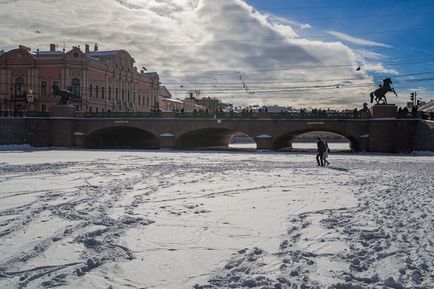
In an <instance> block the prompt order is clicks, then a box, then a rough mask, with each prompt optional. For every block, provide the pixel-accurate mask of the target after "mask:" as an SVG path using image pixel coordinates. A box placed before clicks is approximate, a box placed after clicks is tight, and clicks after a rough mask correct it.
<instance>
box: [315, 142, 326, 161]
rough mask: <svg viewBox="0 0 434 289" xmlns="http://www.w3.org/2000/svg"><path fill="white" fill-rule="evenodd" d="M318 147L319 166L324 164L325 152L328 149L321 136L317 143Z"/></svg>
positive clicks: (317, 159)
mask: <svg viewBox="0 0 434 289" xmlns="http://www.w3.org/2000/svg"><path fill="white" fill-rule="evenodd" d="M316 145H317V147H318V154H317V155H316V162H317V163H318V165H319V166H322V167H323V166H324V153H325V151H326V149H327V147H326V144H325V142H324V141H323V140H322V139H321V138H320V137H319V138H318V142H317V143H316Z"/></svg>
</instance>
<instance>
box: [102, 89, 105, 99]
mask: <svg viewBox="0 0 434 289" xmlns="http://www.w3.org/2000/svg"><path fill="white" fill-rule="evenodd" d="M101 98H102V99H104V98H105V95H104V86H103V87H101Z"/></svg>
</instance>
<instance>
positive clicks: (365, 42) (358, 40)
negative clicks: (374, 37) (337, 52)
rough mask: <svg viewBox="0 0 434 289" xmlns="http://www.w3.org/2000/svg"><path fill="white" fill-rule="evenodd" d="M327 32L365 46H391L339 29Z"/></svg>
mask: <svg viewBox="0 0 434 289" xmlns="http://www.w3.org/2000/svg"><path fill="white" fill-rule="evenodd" d="M327 33H329V34H330V35H333V36H336V37H337V38H339V39H342V40H344V41H347V42H350V43H354V44H358V45H365V46H380V47H386V48H390V47H391V46H390V45H387V44H384V43H380V42H375V41H370V40H365V39H362V38H358V37H354V36H351V35H348V34H345V33H342V32H337V31H327Z"/></svg>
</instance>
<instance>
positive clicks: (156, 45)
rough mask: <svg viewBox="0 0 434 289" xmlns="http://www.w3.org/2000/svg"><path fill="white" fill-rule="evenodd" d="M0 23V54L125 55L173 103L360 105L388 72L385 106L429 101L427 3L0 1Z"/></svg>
mask: <svg viewBox="0 0 434 289" xmlns="http://www.w3.org/2000/svg"><path fill="white" fill-rule="evenodd" d="M47 11H49V12H47ZM47 13H49V15H50V17H47ZM0 19H2V22H1V24H2V25H0V50H1V49H4V50H6V51H7V50H9V49H13V48H15V47H17V46H18V44H23V45H26V46H29V47H31V48H32V49H33V50H36V49H37V48H39V49H40V50H46V49H47V48H48V46H49V44H50V43H54V44H57V45H58V48H59V49H62V48H63V47H65V48H66V49H67V50H69V49H71V47H72V46H78V45H79V46H81V47H84V44H86V43H87V44H91V46H93V45H92V44H93V43H95V42H97V43H98V45H99V48H100V50H112V49H125V50H127V51H128V52H129V53H130V54H131V55H132V56H133V57H134V59H135V60H136V66H137V67H139V68H141V67H142V66H145V67H146V68H147V69H148V70H149V71H156V72H157V73H158V74H159V75H160V80H161V82H162V84H163V85H165V86H167V87H168V88H169V90H170V91H171V92H172V95H173V97H174V98H184V97H186V96H187V95H188V93H189V91H191V90H194V91H200V97H202V96H212V97H218V98H221V99H222V100H223V101H225V102H230V103H233V104H234V105H236V106H238V105H241V106H246V105H254V104H257V105H274V104H277V105H282V106H293V107H312V108H313V107H321V108H354V107H359V108H361V107H362V104H363V103H364V102H366V101H368V99H369V93H370V92H371V91H373V90H374V89H376V88H377V87H378V84H379V83H380V82H381V80H382V79H384V78H387V77H390V78H392V80H393V86H394V87H395V89H396V91H397V92H398V94H399V97H398V98H395V97H394V96H391V97H389V101H390V102H393V103H397V104H398V105H405V103H406V101H407V100H408V99H409V95H410V92H412V91H417V92H418V95H419V96H420V97H422V98H423V99H425V100H430V99H434V93H433V91H434V81H433V80H430V79H431V78H434V43H433V42H434V37H433V35H434V0H430V1H427V0H415V1H398V0H385V1H381V2H380V1H374V0H365V1H343V0H335V1H333V0H329V1H325V0H315V1H313V0H306V1H291V0H267V1H263V0H218V1H217V0H94V1H88V0H75V1H63V0H50V1H47V0H0ZM11 31H13V33H11ZM358 66H360V67H361V69H360V71H357V70H356V69H357V67H358Z"/></svg>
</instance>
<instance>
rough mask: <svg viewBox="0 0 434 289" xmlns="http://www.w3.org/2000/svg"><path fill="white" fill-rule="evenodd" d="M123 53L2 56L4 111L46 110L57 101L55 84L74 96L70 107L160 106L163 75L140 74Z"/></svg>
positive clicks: (21, 51) (0, 105) (0, 103)
mask: <svg viewBox="0 0 434 289" xmlns="http://www.w3.org/2000/svg"><path fill="white" fill-rule="evenodd" d="M134 63H135V60H134V58H132V57H131V55H130V54H129V53H128V52H127V51H125V50H111V51H98V45H97V44H96V43H95V46H94V50H93V51H90V50H89V45H87V44H86V45H85V51H84V52H83V51H82V50H81V49H80V48H79V47H73V48H72V49H71V50H70V51H67V52H65V51H58V50H57V49H56V46H55V45H54V44H50V50H49V51H40V50H39V49H37V50H36V51H31V49H30V48H28V47H25V46H22V45H20V46H19V48H18V49H13V50H10V51H8V52H4V53H3V54H1V53H0V110H7V109H9V110H15V111H19V110H32V111H47V110H49V108H50V107H52V106H53V105H55V104H56V103H57V102H58V101H59V97H55V96H54V95H53V89H52V85H53V84H54V83H56V84H57V85H58V86H59V87H60V88H61V89H67V90H69V91H70V92H72V93H73V95H74V97H73V100H72V102H71V103H72V105H74V106H76V107H77V109H78V110H81V111H87V112H109V111H112V112H125V111H150V110H151V108H153V107H155V106H157V105H158V98H159V97H158V95H159V94H158V90H159V82H160V79H159V76H158V74H157V73H155V72H151V73H145V71H144V70H141V71H140V72H138V71H137V68H136V67H135V66H134Z"/></svg>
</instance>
